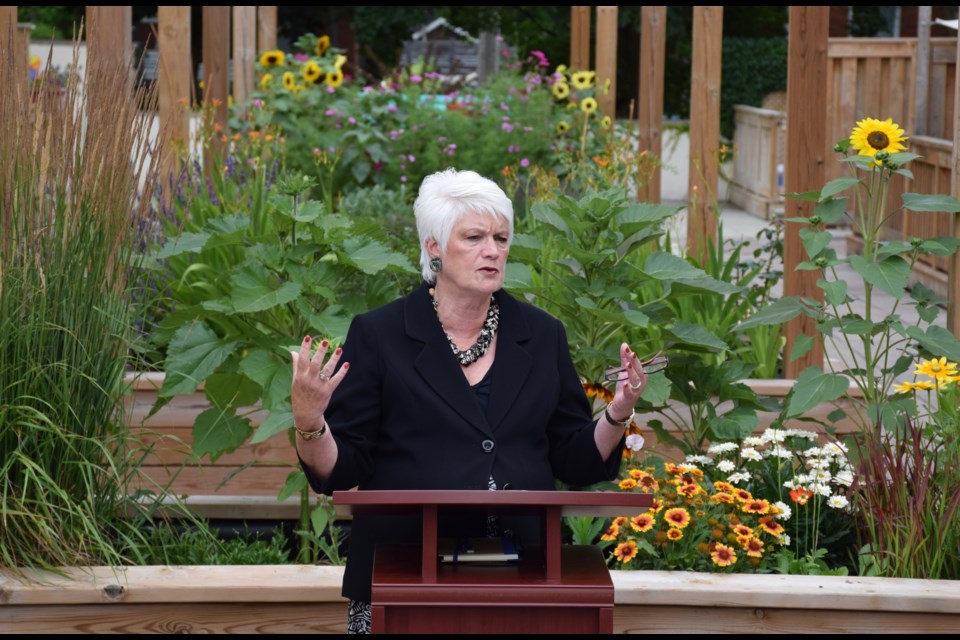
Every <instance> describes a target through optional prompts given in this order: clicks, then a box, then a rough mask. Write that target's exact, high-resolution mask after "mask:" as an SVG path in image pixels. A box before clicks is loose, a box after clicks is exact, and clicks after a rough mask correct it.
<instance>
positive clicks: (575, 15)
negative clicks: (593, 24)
mask: <svg viewBox="0 0 960 640" xmlns="http://www.w3.org/2000/svg"><path fill="white" fill-rule="evenodd" d="M569 67H570V68H571V69H575V70H577V71H580V70H585V69H589V68H590V7H570V64H569Z"/></svg>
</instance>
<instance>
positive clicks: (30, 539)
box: [0, 49, 163, 571]
mask: <svg viewBox="0 0 960 640" xmlns="http://www.w3.org/2000/svg"><path fill="white" fill-rule="evenodd" d="M76 59H77V49H75V53H74V60H76ZM71 68H72V69H76V68H77V67H76V65H73V66H72V67H71ZM128 77H129V76H128V70H126V69H122V68H117V69H114V70H110V69H106V68H102V69H99V70H97V71H88V74H87V77H86V81H87V83H88V86H91V85H94V86H98V87H100V90H99V91H98V93H97V102H96V104H93V102H91V101H90V96H89V95H88V92H82V91H80V87H79V76H78V75H77V74H76V73H72V74H71V75H70V76H69V81H68V82H67V84H66V93H65V95H64V96H60V95H54V94H46V93H41V94H39V95H37V96H36V99H35V100H34V99H33V97H32V96H31V95H30V94H29V92H24V91H4V92H2V95H0V203H2V214H0V398H2V402H0V452H2V453H0V540H2V544H0V558H2V560H0V561H2V563H3V566H4V567H6V568H9V569H12V570H13V571H20V570H21V569H22V568H25V567H43V568H57V567H61V566H76V565H85V564H105V565H120V564H123V563H125V562H129V561H133V560H134V559H135V558H134V556H136V554H137V545H136V544H135V542H136V541H138V540H142V537H143V536H142V532H141V530H140V524H141V523H142V522H143V520H144V518H146V517H148V516H149V512H150V509H151V508H152V507H151V504H152V503H151V502H150V500H145V501H144V502H140V501H137V500H135V499H134V498H135V496H134V493H135V491H137V489H138V488H143V489H144V493H143V495H142V497H144V498H148V497H149V494H150V493H151V492H153V491H159V492H161V493H162V491H163V488H162V487H151V486H150V485H148V484H145V483H144V482H143V479H142V478H140V477H139V473H138V463H139V461H140V459H141V458H140V455H141V454H140V453H139V452H138V450H137V449H138V445H139V443H136V442H134V441H133V440H132V439H131V438H130V437H129V435H128V434H127V433H126V432H125V429H124V394H125V387H124V382H123V381H124V373H125V371H126V369H127V367H128V366H129V365H130V364H131V355H132V354H131V352H130V351H129V349H128V346H127V345H128V340H129V337H130V336H131V334H132V330H133V326H134V317H133V316H134V312H135V308H134V307H133V305H132V293H131V289H132V287H133V286H134V283H135V282H136V280H137V276H136V274H137V271H138V269H139V268H140V264H139V259H138V249H139V244H140V242H141V233H142V225H143V224H144V221H145V219H146V213H147V203H148V202H149V200H150V197H151V186H150V185H152V184H154V183H155V181H156V178H155V176H156V171H157V168H158V166H159V163H160V161H161V160H162V158H163V153H162V152H163V150H162V149H157V148H151V145H150V141H149V139H148V133H149V131H150V122H149V118H150V116H149V114H147V113H145V112H143V111H140V110H139V109H138V105H139V104H141V103H142V101H143V100H145V99H147V98H149V95H146V94H144V93H133V92H132V91H131V88H130V85H129V83H128V82H127V79H128ZM148 149H149V150H150V152H149V153H147V152H146V150H148ZM139 185H143V187H142V188H143V190H142V191H138V186H139Z"/></svg>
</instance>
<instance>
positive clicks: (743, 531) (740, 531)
mask: <svg viewBox="0 0 960 640" xmlns="http://www.w3.org/2000/svg"><path fill="white" fill-rule="evenodd" d="M733 532H734V533H736V534H737V535H738V536H747V537H749V536H752V535H753V529H751V528H750V527H748V526H747V525H745V524H738V525H737V526H735V527H734V528H733Z"/></svg>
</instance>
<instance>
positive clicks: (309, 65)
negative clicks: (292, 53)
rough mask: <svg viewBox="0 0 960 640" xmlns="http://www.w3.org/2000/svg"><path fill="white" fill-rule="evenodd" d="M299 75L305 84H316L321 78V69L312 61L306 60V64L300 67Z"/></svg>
mask: <svg viewBox="0 0 960 640" xmlns="http://www.w3.org/2000/svg"><path fill="white" fill-rule="evenodd" d="M300 75H302V76H303V79H304V80H306V81H307V82H310V83H313V82H317V81H318V80H320V79H321V77H322V76H323V69H321V68H320V65H318V64H317V63H316V62H314V61H313V60H307V62H306V64H304V65H303V66H302V67H300Z"/></svg>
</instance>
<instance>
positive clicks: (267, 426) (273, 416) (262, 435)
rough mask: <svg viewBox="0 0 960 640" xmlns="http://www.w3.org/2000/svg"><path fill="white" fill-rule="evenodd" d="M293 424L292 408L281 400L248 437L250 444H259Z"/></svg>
mask: <svg viewBox="0 0 960 640" xmlns="http://www.w3.org/2000/svg"><path fill="white" fill-rule="evenodd" d="M292 426H293V409H292V408H291V406H290V403H289V402H282V403H280V404H278V405H277V406H275V407H273V408H272V409H271V410H270V413H268V414H267V416H266V417H265V418H264V419H263V422H261V423H260V426H259V427H257V430H256V432H255V433H254V434H253V437H252V438H251V439H250V444H259V443H261V442H263V441H264V440H267V439H269V438H271V437H273V436H275V435H276V434H278V433H282V432H284V431H286V430H287V429H289V428H290V427H292Z"/></svg>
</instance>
